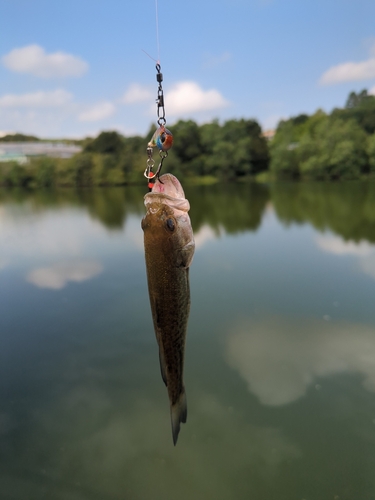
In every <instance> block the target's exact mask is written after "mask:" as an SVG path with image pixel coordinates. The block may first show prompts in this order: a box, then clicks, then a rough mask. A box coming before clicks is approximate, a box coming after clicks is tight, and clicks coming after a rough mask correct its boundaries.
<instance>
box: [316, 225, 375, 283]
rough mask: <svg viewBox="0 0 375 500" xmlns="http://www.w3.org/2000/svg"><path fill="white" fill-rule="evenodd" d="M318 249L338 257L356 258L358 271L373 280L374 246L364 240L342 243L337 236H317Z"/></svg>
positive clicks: (374, 272)
mask: <svg viewBox="0 0 375 500" xmlns="http://www.w3.org/2000/svg"><path fill="white" fill-rule="evenodd" d="M315 241H316V244H317V245H318V247H319V248H320V249H321V250H323V251H325V252H328V253H331V254H334V255H340V256H347V255H352V256H354V257H358V264H359V269H360V270H361V271H362V272H363V273H365V274H367V275H368V276H370V277H371V278H373V279H375V245H371V244H370V243H368V242H367V241H365V240H362V241H360V242H359V243H357V242H355V241H352V240H349V241H344V240H343V239H342V238H340V237H339V236H328V235H327V236H323V235H319V236H317V237H316V238H315Z"/></svg>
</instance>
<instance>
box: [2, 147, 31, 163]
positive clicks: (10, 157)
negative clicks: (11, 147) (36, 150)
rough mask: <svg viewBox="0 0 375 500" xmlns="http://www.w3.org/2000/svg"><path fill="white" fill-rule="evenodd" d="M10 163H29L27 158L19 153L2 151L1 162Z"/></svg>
mask: <svg viewBox="0 0 375 500" xmlns="http://www.w3.org/2000/svg"><path fill="white" fill-rule="evenodd" d="M8 161H15V162H17V163H18V164H19V165H24V164H25V163H27V156H26V155H23V154H18V153H5V151H3V150H1V149H0V162H1V163H5V162H8Z"/></svg>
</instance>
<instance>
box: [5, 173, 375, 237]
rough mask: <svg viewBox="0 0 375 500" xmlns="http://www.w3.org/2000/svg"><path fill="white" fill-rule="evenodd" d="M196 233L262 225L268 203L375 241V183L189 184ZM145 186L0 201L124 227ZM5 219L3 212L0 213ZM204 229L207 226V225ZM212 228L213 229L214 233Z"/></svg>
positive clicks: (286, 217) (296, 218)
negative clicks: (68, 211)
mask: <svg viewBox="0 0 375 500" xmlns="http://www.w3.org/2000/svg"><path fill="white" fill-rule="evenodd" d="M185 191H186V196H187V198H188V199H189V200H191V207H192V208H191V221H192V226H193V230H194V233H196V234H198V233H199V231H200V230H202V231H203V233H202V234H206V237H207V235H208V234H209V237H212V235H214V236H216V237H217V236H219V235H220V234H221V233H222V232H223V231H225V232H226V233H228V234H235V233H239V232H242V231H255V230H257V229H258V228H259V227H260V224H261V221H262V217H263V214H264V212H265V210H266V207H267V204H268V203H272V205H273V206H274V208H275V211H276V214H277V217H278V218H279V219H280V220H281V221H282V222H285V223H286V224H291V223H297V224H303V223H310V224H312V225H313V226H314V227H315V228H316V229H318V230H319V231H325V230H327V229H329V230H331V231H332V232H333V233H335V234H337V235H340V236H342V237H343V238H344V240H352V241H354V242H356V243H358V242H361V241H362V240H363V241H369V242H372V243H373V242H375V183H374V182H350V183H339V184H334V183H277V184H272V185H270V186H265V185H258V184H225V185H224V184H218V185H214V186H200V187H191V186H190V187H189V186H186V188H185ZM144 194H145V189H144V187H143V186H132V187H125V188H100V189H81V190H73V189H60V190H57V191H52V190H51V191H48V190H46V191H43V190H42V191H25V190H5V189H0V206H1V205H8V206H9V204H11V205H12V206H13V212H14V214H16V212H17V209H16V207H17V206H19V207H22V206H24V207H26V206H27V208H28V211H29V212H30V214H32V213H39V212H41V211H45V210H46V209H53V208H55V209H61V208H62V207H71V208H73V207H77V208H85V209H87V210H88V212H89V214H90V215H91V217H92V218H93V219H95V220H98V221H100V222H101V223H102V224H103V225H104V226H105V227H106V228H108V229H110V230H122V228H123V227H124V225H125V224H126V221H127V219H128V217H129V216H131V215H136V216H141V215H142V213H143V196H144ZM0 220H1V213H0ZM202 228H203V229H202ZM208 228H209V229H210V232H209V233H208V232H207V231H208Z"/></svg>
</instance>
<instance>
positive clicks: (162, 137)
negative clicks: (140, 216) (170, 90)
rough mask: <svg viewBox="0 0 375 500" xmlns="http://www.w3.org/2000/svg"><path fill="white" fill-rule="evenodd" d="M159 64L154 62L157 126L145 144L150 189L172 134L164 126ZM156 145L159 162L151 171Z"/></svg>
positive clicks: (146, 174) (171, 141)
mask: <svg viewBox="0 0 375 500" xmlns="http://www.w3.org/2000/svg"><path fill="white" fill-rule="evenodd" d="M160 70H161V66H160V64H159V63H157V64H156V81H157V82H158V83H159V86H158V96H157V99H156V105H157V116H158V125H159V127H158V128H157V129H156V130H155V132H154V134H153V136H152V137H151V140H150V141H149V143H148V144H147V167H146V170H145V173H144V176H145V177H146V179H148V181H149V182H148V187H149V188H150V189H152V186H153V184H154V182H155V179H159V174H160V170H161V168H162V166H163V161H164V160H165V158H166V157H167V156H168V150H169V149H170V148H171V147H172V144H173V135H172V133H171V131H170V130H168V129H167V128H165V124H166V123H167V120H166V119H165V109H164V94H163V87H162V84H161V82H162V81H163V74H162V73H161V71H160ZM154 147H157V148H158V149H159V156H160V163H159V166H158V168H157V170H156V172H155V173H154V172H153V171H152V169H153V167H154V164H155V161H154V160H153V158H152V151H153V148H154Z"/></svg>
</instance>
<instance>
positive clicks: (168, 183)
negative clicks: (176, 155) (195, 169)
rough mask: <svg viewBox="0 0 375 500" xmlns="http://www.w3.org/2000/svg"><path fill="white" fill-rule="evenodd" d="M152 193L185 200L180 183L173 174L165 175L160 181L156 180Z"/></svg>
mask: <svg viewBox="0 0 375 500" xmlns="http://www.w3.org/2000/svg"><path fill="white" fill-rule="evenodd" d="M151 192H152V193H163V194H166V195H168V196H172V197H173V198H185V193H184V190H183V189H182V186H181V183H180V181H179V180H178V179H177V177H175V176H174V175H172V174H163V175H162V176H161V177H160V179H156V181H155V184H154V185H153V187H152V191H151Z"/></svg>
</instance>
